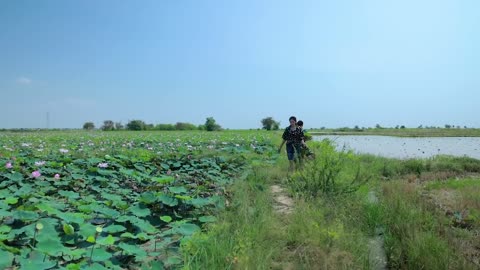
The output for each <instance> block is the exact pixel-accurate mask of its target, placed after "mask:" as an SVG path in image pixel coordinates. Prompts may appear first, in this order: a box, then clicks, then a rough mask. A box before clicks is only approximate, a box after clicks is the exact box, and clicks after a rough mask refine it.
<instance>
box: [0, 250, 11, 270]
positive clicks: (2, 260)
mask: <svg viewBox="0 0 480 270" xmlns="http://www.w3.org/2000/svg"><path fill="white" fill-rule="evenodd" d="M13 258H14V255H13V254H12V253H10V252H8V251H5V250H1V249H0V269H7V267H9V266H12V261H13Z"/></svg>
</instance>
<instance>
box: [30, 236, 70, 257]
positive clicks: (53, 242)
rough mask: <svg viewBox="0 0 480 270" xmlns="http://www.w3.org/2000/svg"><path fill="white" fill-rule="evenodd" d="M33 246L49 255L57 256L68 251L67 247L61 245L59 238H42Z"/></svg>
mask: <svg viewBox="0 0 480 270" xmlns="http://www.w3.org/2000/svg"><path fill="white" fill-rule="evenodd" d="M35 248H36V249H37V250H38V251H40V252H42V253H45V254H48V255H49V256H59V255H60V254H61V253H68V251H69V250H68V249H67V248H66V247H64V246H63V245H62V243H61V242H60V238H58V237H57V238H48V239H43V240H42V241H40V239H39V242H38V244H37V245H36V246H35Z"/></svg>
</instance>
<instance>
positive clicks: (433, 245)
mask: <svg viewBox="0 0 480 270" xmlns="http://www.w3.org/2000/svg"><path fill="white" fill-rule="evenodd" d="M382 187H383V193H382V202H383V204H382V205H379V206H378V207H380V210H381V211H382V213H381V222H382V223H383V224H384V225H385V228H386V230H385V243H386V251H387V254H388V259H389V266H390V268H393V269H474V267H473V266H472V265H470V264H469V263H468V262H467V261H466V260H465V259H464V258H463V257H462V256H461V254H460V252H458V251H457V250H455V249H453V248H452V247H451V243H449V242H448V241H447V239H446V238H445V237H444V234H445V225H446V224H448V221H446V220H445V217H442V216H440V215H436V214H435V212H433V211H431V210H430V209H428V207H427V205H426V204H424V202H423V201H422V199H421V198H420V195H419V194H418V192H417V190H416V186H415V185H413V184H409V183H406V182H400V181H397V182H391V183H385V184H383V186H382Z"/></svg>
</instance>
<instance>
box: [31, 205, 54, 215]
mask: <svg viewBox="0 0 480 270" xmlns="http://www.w3.org/2000/svg"><path fill="white" fill-rule="evenodd" d="M35 207H36V208H37V209H38V210H40V211H42V212H47V213H48V214H49V215H53V214H57V213H60V211H59V210H58V209H56V208H54V207H53V206H52V205H51V204H49V203H40V204H37V205H35Z"/></svg>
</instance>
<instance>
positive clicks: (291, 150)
mask: <svg viewBox="0 0 480 270" xmlns="http://www.w3.org/2000/svg"><path fill="white" fill-rule="evenodd" d="M287 157H288V162H289V167H288V171H289V172H293V171H294V170H295V148H294V146H293V144H287Z"/></svg>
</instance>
